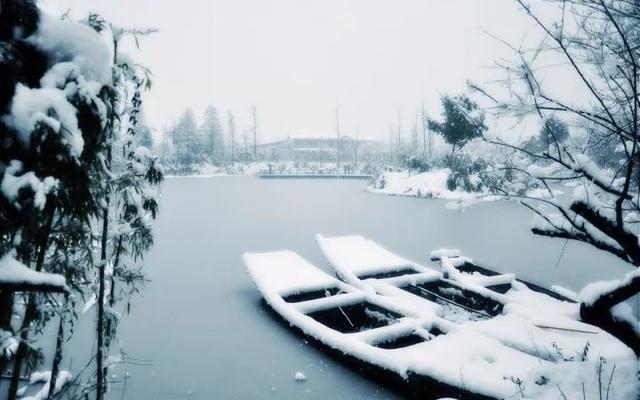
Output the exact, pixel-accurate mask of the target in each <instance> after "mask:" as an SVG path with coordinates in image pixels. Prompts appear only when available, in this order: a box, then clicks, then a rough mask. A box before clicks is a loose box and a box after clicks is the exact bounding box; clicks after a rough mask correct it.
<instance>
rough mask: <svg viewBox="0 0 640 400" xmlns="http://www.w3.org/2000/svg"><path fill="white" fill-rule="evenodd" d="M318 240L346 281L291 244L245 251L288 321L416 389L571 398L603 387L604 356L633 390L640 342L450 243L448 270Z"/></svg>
mask: <svg viewBox="0 0 640 400" xmlns="http://www.w3.org/2000/svg"><path fill="white" fill-rule="evenodd" d="M317 239H318V242H319V244H320V247H321V249H322V251H323V253H324V254H325V255H326V256H327V258H328V259H329V260H330V262H331V265H332V267H333V268H334V269H335V270H336V271H337V273H338V276H339V277H340V278H341V279H342V280H344V282H343V281H341V280H339V279H336V278H335V277H333V276H331V275H329V274H327V273H325V272H324V271H322V270H320V269H318V268H316V267H315V266H313V265H311V264H310V263H309V262H307V261H305V260H304V259H303V258H301V257H300V256H298V255H297V254H296V253H293V252H290V251H279V252H271V253H253V254H245V255H244V261H245V264H246V265H247V269H248V271H249V274H250V276H251V278H252V279H253V281H254V283H255V284H256V286H257V288H258V290H259V291H260V293H261V295H262V297H263V298H264V300H265V301H266V303H267V304H268V306H269V307H271V308H272V309H273V311H275V313H276V314H277V315H279V317H280V318H281V319H282V320H284V321H285V322H286V323H287V324H288V325H290V326H291V327H293V328H295V329H296V330H297V331H298V332H300V333H302V334H303V335H304V336H305V337H307V338H309V339H311V340H312V342H314V343H316V344H318V345H319V346H320V347H321V348H322V349H324V350H327V351H329V352H330V353H331V354H336V355H338V356H339V357H340V358H341V359H343V360H345V361H347V362H348V363H349V364H351V365H354V364H355V365H357V366H358V369H359V370H360V371H361V372H362V373H363V374H364V375H366V376H369V377H371V376H373V377H375V379H376V381H377V382H381V383H388V384H390V385H392V386H394V387H395V388H400V391H401V393H402V394H404V395H405V396H406V397H409V398H423V399H424V398H427V399H429V398H438V397H441V396H449V397H456V398H472V399H477V398H513V396H516V397H518V396H522V397H528V398H537V399H555V398H558V396H559V393H560V392H559V390H560V391H562V393H563V394H564V395H566V396H567V398H573V397H572V396H573V395H578V394H580V393H581V390H582V389H581V388H582V387H583V386H584V387H585V390H586V391H587V393H590V392H594V390H597V387H594V385H597V383H596V382H597V381H595V380H594V379H593V374H594V373H595V372H596V371H597V370H598V368H599V367H598V366H599V365H600V371H601V373H602V368H601V367H602V365H601V363H602V361H601V360H602V359H607V360H613V362H614V363H615V365H616V370H615V375H614V374H612V375H611V376H612V378H611V379H612V383H611V384H609V385H610V386H611V385H615V386H614V387H615V388H616V389H615V390H616V391H617V394H616V396H617V397H618V396H622V397H621V398H623V397H624V395H630V394H633V393H632V391H633V390H635V389H634V387H635V386H632V385H629V384H628V382H631V381H632V380H633V379H635V378H634V374H635V373H637V365H636V362H635V356H634V354H633V352H632V351H631V350H630V349H628V348H627V347H626V346H624V345H623V344H621V343H620V342H618V341H617V340H616V339H615V338H613V337H612V336H610V335H608V334H607V333H606V332H604V331H601V330H599V329H598V328H596V327H593V326H590V325H586V324H583V323H581V322H579V321H577V320H576V319H575V318H574V317H575V315H574V313H575V311H576V310H577V304H575V303H572V302H569V301H561V300H560V299H557V298H554V297H551V296H549V295H548V294H546V293H540V292H536V291H534V290H531V289H529V288H527V287H526V286H525V285H524V284H522V283H520V282H518V281H517V280H514V277H513V276H512V275H500V274H498V275H493V276H489V275H488V274H481V273H479V272H478V271H470V272H464V271H461V270H459V269H457V268H455V265H458V266H462V265H464V264H465V262H467V261H468V260H466V259H464V258H461V257H458V256H457V255H455V254H452V253H450V252H441V254H439V256H440V258H441V261H442V262H443V264H444V271H438V270H435V269H432V268H429V267H425V266H422V265H419V264H417V263H414V262H412V261H409V260H406V259H404V258H402V257H399V256H397V255H395V254H393V253H391V252H389V251H387V250H385V249H384V248H382V247H381V246H378V245H377V244H375V243H374V242H371V241H368V240H366V239H364V238H362V237H353V236H351V237H341V238H324V237H321V236H319V237H318V238H317ZM445 253H446V254H445ZM436 256H438V254H436ZM454 256H455V257H454ZM499 285H508V286H509V289H508V290H504V289H505V287H504V286H503V287H501V289H500V290H493V289H492V287H493V286H499ZM423 290H424V291H423ZM605 368H606V367H605ZM592 389H593V390H592ZM594 393H595V392H594ZM580 395H581V394H580ZM560 397H562V396H560Z"/></svg>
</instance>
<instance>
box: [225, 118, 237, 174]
mask: <svg viewBox="0 0 640 400" xmlns="http://www.w3.org/2000/svg"><path fill="white" fill-rule="evenodd" d="M227 126H228V130H229V149H230V151H231V154H230V156H231V158H230V160H229V161H230V162H231V163H234V162H236V158H237V154H236V120H235V117H234V116H233V113H231V111H227Z"/></svg>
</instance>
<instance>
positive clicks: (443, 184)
mask: <svg viewBox="0 0 640 400" xmlns="http://www.w3.org/2000/svg"><path fill="white" fill-rule="evenodd" d="M450 174H451V170H449V169H448V168H442V169H433V170H431V171H428V172H423V173H421V174H411V173H409V172H407V171H403V172H385V173H383V174H381V175H380V176H378V178H377V179H376V180H375V181H374V183H373V184H372V185H371V186H369V188H367V190H368V191H369V192H372V193H379V194H386V195H393V196H409V197H423V198H432V199H446V200H473V199H476V198H478V197H479V196H486V195H487V194H486V193H469V192H464V191H459V190H449V189H448V187H447V180H448V179H449V175H450Z"/></svg>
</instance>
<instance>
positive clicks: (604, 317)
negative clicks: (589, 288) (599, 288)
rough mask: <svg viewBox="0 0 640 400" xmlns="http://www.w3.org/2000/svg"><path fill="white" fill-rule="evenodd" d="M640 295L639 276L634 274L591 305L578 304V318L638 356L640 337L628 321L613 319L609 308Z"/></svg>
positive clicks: (639, 352) (639, 353)
mask: <svg viewBox="0 0 640 400" xmlns="http://www.w3.org/2000/svg"><path fill="white" fill-rule="evenodd" d="M638 293H640V274H635V275H634V276H632V277H630V278H629V279H625V281H624V282H623V283H622V284H621V285H620V286H618V287H616V288H615V289H613V290H610V291H609V292H607V293H604V294H603V295H602V296H600V297H599V298H598V299H597V300H596V301H594V302H593V304H585V303H582V304H580V318H581V319H582V320H583V321H584V322H587V323H590V324H593V325H595V326H597V327H599V328H601V329H603V330H605V331H607V332H609V333H610V334H612V335H613V336H615V337H616V338H618V339H619V340H620V341H621V342H623V343H624V344H626V345H627V346H629V347H630V348H631V349H632V350H633V351H634V352H635V353H636V355H637V356H640V337H639V336H638V334H637V333H636V329H635V327H634V326H633V325H632V324H631V323H630V322H628V321H624V320H618V319H615V318H614V317H613V316H612V315H611V308H612V307H614V306H616V305H617V304H620V303H621V302H623V301H625V300H627V299H629V298H631V297H632V296H635V295H637V294H638Z"/></svg>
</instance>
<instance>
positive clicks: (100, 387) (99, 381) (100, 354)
mask: <svg viewBox="0 0 640 400" xmlns="http://www.w3.org/2000/svg"><path fill="white" fill-rule="evenodd" d="M107 204H109V202H108V201H107ZM102 218H103V219H102V254H101V256H100V267H99V271H100V272H99V277H98V279H99V282H98V285H99V288H98V327H97V337H98V349H97V352H96V400H102V399H103V395H104V376H105V373H104V369H103V368H104V291H105V287H104V268H105V263H106V261H107V239H108V234H109V207H108V206H107V207H105V208H104V211H103V216H102Z"/></svg>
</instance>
